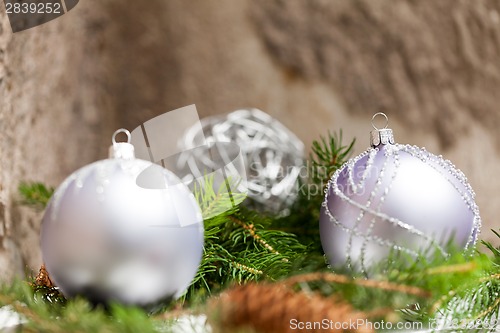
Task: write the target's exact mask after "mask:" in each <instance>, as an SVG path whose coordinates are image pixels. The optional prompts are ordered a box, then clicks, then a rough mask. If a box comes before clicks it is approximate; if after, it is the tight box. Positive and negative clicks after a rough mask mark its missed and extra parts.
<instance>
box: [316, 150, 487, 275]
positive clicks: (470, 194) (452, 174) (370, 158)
mask: <svg viewBox="0 0 500 333" xmlns="http://www.w3.org/2000/svg"><path fill="white" fill-rule="evenodd" d="M378 152H379V149H378V148H370V149H368V150H366V151H365V152H363V153H362V154H360V155H358V156H357V157H355V158H353V159H351V160H349V161H347V162H346V163H345V164H344V165H343V166H342V167H341V168H339V169H338V170H337V171H336V172H335V173H334V175H333V176H332V178H331V179H330V181H329V182H328V186H327V187H326V189H325V199H324V201H323V203H322V206H323V208H324V211H325V213H326V215H327V216H328V218H329V220H330V222H331V223H333V224H335V226H337V227H339V228H340V229H341V230H342V231H344V232H346V233H348V234H349V241H348V247H347V249H346V263H347V265H348V267H350V268H352V267H351V266H352V263H351V258H350V256H349V253H350V252H351V246H352V238H353V237H354V236H357V237H360V238H363V243H362V246H361V253H360V264H361V269H362V271H363V272H365V271H366V267H365V252H366V247H367V245H368V243H369V242H374V243H376V244H378V245H381V246H384V247H387V248H390V249H393V250H396V251H401V252H404V253H408V254H410V255H413V256H417V255H418V252H417V251H414V250H411V249H408V248H405V247H402V246H400V245H398V244H396V243H395V242H392V241H389V240H386V239H383V238H381V237H379V236H375V235H372V234H371V233H370V232H371V231H372V230H373V228H374V227H375V224H376V221H377V220H381V221H382V222H386V223H390V224H392V225H394V226H395V227H399V228H402V229H405V230H406V231H407V232H409V233H411V234H413V235H415V236H416V237H421V238H423V239H425V240H426V241H428V242H429V244H431V245H432V246H434V247H435V248H436V249H437V250H438V251H439V252H440V253H441V254H442V255H443V256H447V255H448V254H447V252H446V251H445V249H444V248H443V247H441V246H440V245H439V244H438V243H437V241H436V240H434V239H432V238H431V237H430V236H429V235H427V234H425V233H424V232H422V231H421V230H418V229H417V228H415V227H414V226H412V225H409V224H407V223H404V222H403V221H401V220H399V219H397V218H394V217H391V216H388V215H386V214H384V213H381V212H380V210H381V208H382V205H383V203H384V201H385V198H386V196H387V195H388V194H389V192H390V189H391V187H392V184H393V182H394V179H395V177H396V175H397V170H398V168H399V166H400V161H399V155H400V152H405V153H408V154H409V155H411V156H413V157H416V158H418V159H420V160H421V161H422V162H424V163H426V164H428V165H430V166H431V167H432V168H433V169H434V170H436V171H438V172H439V173H440V174H441V175H442V176H444V177H445V178H446V180H447V181H448V183H449V184H451V185H452V186H453V188H455V190H456V191H457V192H458V193H459V194H460V196H461V198H462V200H464V202H465V204H466V205H467V207H468V208H469V209H470V210H471V211H472V213H473V215H474V220H473V228H472V229H471V233H470V234H469V237H468V241H467V244H466V248H469V247H471V246H473V245H474V244H475V241H476V240H477V239H478V236H479V232H480V227H481V218H480V215H479V209H478V207H477V205H476V203H475V201H474V198H475V193H474V191H473V190H472V187H471V186H470V184H469V183H468V181H467V178H466V176H465V175H464V173H463V172H462V171H460V170H458V169H457V168H456V167H455V165H454V164H453V163H451V162H450V161H449V160H444V159H443V158H442V156H436V155H434V154H432V153H430V152H428V151H427V150H425V148H419V147H417V146H413V145H401V144H394V145H387V146H386V149H385V157H386V158H385V160H384V162H383V166H382V168H381V170H380V173H379V175H378V178H377V181H376V184H375V187H374V189H373V190H372V191H371V193H370V195H369V198H368V201H367V202H366V204H365V205H363V204H361V203H359V202H356V201H354V200H352V199H351V198H349V197H348V196H346V195H345V194H344V193H343V192H342V191H341V189H340V188H339V187H338V185H337V179H338V177H339V176H340V174H341V173H342V172H344V170H345V169H346V168H347V171H348V184H349V186H350V188H351V190H353V191H354V193H359V191H360V190H362V189H363V188H364V186H365V181H366V179H367V177H368V174H369V172H370V170H371V168H372V166H373V162H374V159H375V156H376V154H377V153H378ZM364 157H367V161H366V165H365V166H364V167H365V169H364V171H363V173H362V175H361V177H360V180H359V182H358V183H357V184H356V183H355V181H354V166H355V165H356V163H357V162H358V161H359V160H361V159H362V158H364ZM391 158H392V159H393V163H394V165H395V170H394V172H393V175H392V177H391V180H390V182H389V185H388V186H387V187H386V188H385V189H384V191H383V193H382V196H381V197H380V202H379V204H378V205H377V207H376V208H375V209H372V208H370V206H371V202H372V200H373V198H374V196H375V194H376V193H377V192H378V191H379V189H380V186H381V184H382V180H383V177H384V174H385V169H386V166H387V163H388V162H389V160H390V159H391ZM429 162H433V163H429ZM434 163H435V165H437V166H439V167H440V168H441V169H440V168H437V167H436V166H435V165H434ZM443 172H444V174H443ZM452 179H456V180H458V181H459V182H460V184H461V185H462V186H463V188H464V189H465V191H464V190H463V189H460V188H459V187H458V186H456V185H455V183H454V182H452V181H451V180H452ZM332 190H333V193H334V194H335V195H336V196H338V197H339V198H340V199H341V200H342V201H344V202H346V203H348V204H350V205H351V206H354V207H356V208H358V209H359V214H358V217H357V219H356V221H355V223H354V227H352V228H350V227H347V226H345V225H344V224H343V223H342V222H341V221H339V220H338V219H337V218H336V217H335V216H334V214H333V213H332V212H331V210H330V208H329V207H328V202H329V194H330V191H332ZM367 213H368V214H371V215H372V216H373V218H372V219H371V220H370V223H369V226H368V231H367V232H366V233H362V232H360V231H359V230H358V226H359V224H360V223H361V220H362V218H363V217H364V216H365V215H366V214H367Z"/></svg>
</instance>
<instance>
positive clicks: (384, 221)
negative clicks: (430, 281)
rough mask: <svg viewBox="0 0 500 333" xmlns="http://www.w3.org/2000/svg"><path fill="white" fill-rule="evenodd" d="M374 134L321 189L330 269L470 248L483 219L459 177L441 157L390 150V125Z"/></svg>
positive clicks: (359, 267)
mask: <svg viewBox="0 0 500 333" xmlns="http://www.w3.org/2000/svg"><path fill="white" fill-rule="evenodd" d="M377 115H383V116H384V117H385V118H386V120H387V117H386V116H385V114H382V113H377V114H376V115H374V118H375V116H377ZM373 127H374V128H375V131H373V132H372V133H371V148H369V149H368V150H367V151H365V152H364V153H362V154H361V155H359V156H357V157H355V158H353V159H351V160H349V161H348V162H346V163H345V164H344V165H343V166H342V167H341V168H340V169H338V170H337V171H336V172H335V174H334V175H333V177H332V179H331V180H330V182H329V184H328V187H327V189H326V195H325V200H324V202H323V204H322V208H321V217H320V234H321V244H322V246H323V250H324V251H325V254H326V255H327V257H328V259H329V261H330V263H331V264H332V265H333V266H342V265H348V266H350V267H351V268H352V269H354V270H356V271H366V270H368V269H369V268H370V267H372V265H373V264H375V263H377V262H380V261H381V260H383V259H385V258H386V257H387V255H388V253H389V252H390V250H397V251H403V252H406V253H409V254H411V255H413V256H416V255H417V254H420V253H422V252H424V251H427V250H430V251H434V250H435V251H439V252H440V253H442V254H443V255H446V254H447V253H446V248H445V245H446V244H448V243H449V242H450V241H451V240H452V241H453V242H454V243H456V244H457V245H458V246H462V247H470V246H472V245H474V244H475V242H476V239H477V237H478V233H479V230H480V226H481V218H480V216H479V210H478V207H477V205H476V203H475V201H474V197H475V194H474V191H473V190H472V188H471V186H470V185H469V183H468V182H467V179H466V177H465V176H464V174H463V173H462V172H461V171H460V170H458V169H457V168H456V167H455V166H454V165H453V164H452V163H451V162H450V161H448V160H444V159H443V158H442V157H441V156H436V155H433V154H431V153H429V152H427V151H426V150H425V149H422V148H419V147H416V146H411V145H402V144H397V143H395V142H394V137H393V134H392V130H391V129H388V128H387V123H386V127H385V128H383V129H378V128H376V127H375V126H373Z"/></svg>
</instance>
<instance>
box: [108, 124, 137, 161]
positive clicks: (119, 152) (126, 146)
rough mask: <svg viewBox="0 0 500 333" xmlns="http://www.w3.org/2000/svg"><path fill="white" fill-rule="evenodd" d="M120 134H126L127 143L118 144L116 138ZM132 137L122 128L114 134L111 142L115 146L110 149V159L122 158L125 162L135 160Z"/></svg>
mask: <svg viewBox="0 0 500 333" xmlns="http://www.w3.org/2000/svg"><path fill="white" fill-rule="evenodd" d="M120 133H125V135H126V136H127V142H116V136H117V135H118V134H120ZM131 138H132V136H131V134H130V132H129V131H128V130H127V129H125V128H120V129H119V130H117V131H115V132H114V133H113V137H112V139H111V141H112V142H113V145H112V146H111V147H109V158H120V159H124V160H131V159H133V158H135V153H134V146H133V145H132V144H131V143H130V140H131Z"/></svg>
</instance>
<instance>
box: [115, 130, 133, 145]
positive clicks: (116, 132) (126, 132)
mask: <svg viewBox="0 0 500 333" xmlns="http://www.w3.org/2000/svg"><path fill="white" fill-rule="evenodd" d="M120 133H125V135H126V136H127V143H130V139H131V138H132V136H131V134H130V131H129V130H128V129H125V128H120V129H119V130H116V131H115V132H114V133H113V137H112V142H113V145H116V144H117V143H118V142H116V136H117V135H118V134H120Z"/></svg>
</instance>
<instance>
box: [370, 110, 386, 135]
mask: <svg viewBox="0 0 500 333" xmlns="http://www.w3.org/2000/svg"><path fill="white" fill-rule="evenodd" d="M377 116H383V117H384V118H385V126H384V128H383V129H386V128H387V126H388V125H389V118H387V115H386V114H385V113H383V112H377V113H375V114H374V115H373V117H372V127H373V128H374V129H375V130H376V131H378V130H380V128H378V127H377V126H375V124H374V121H375V118H377Z"/></svg>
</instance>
